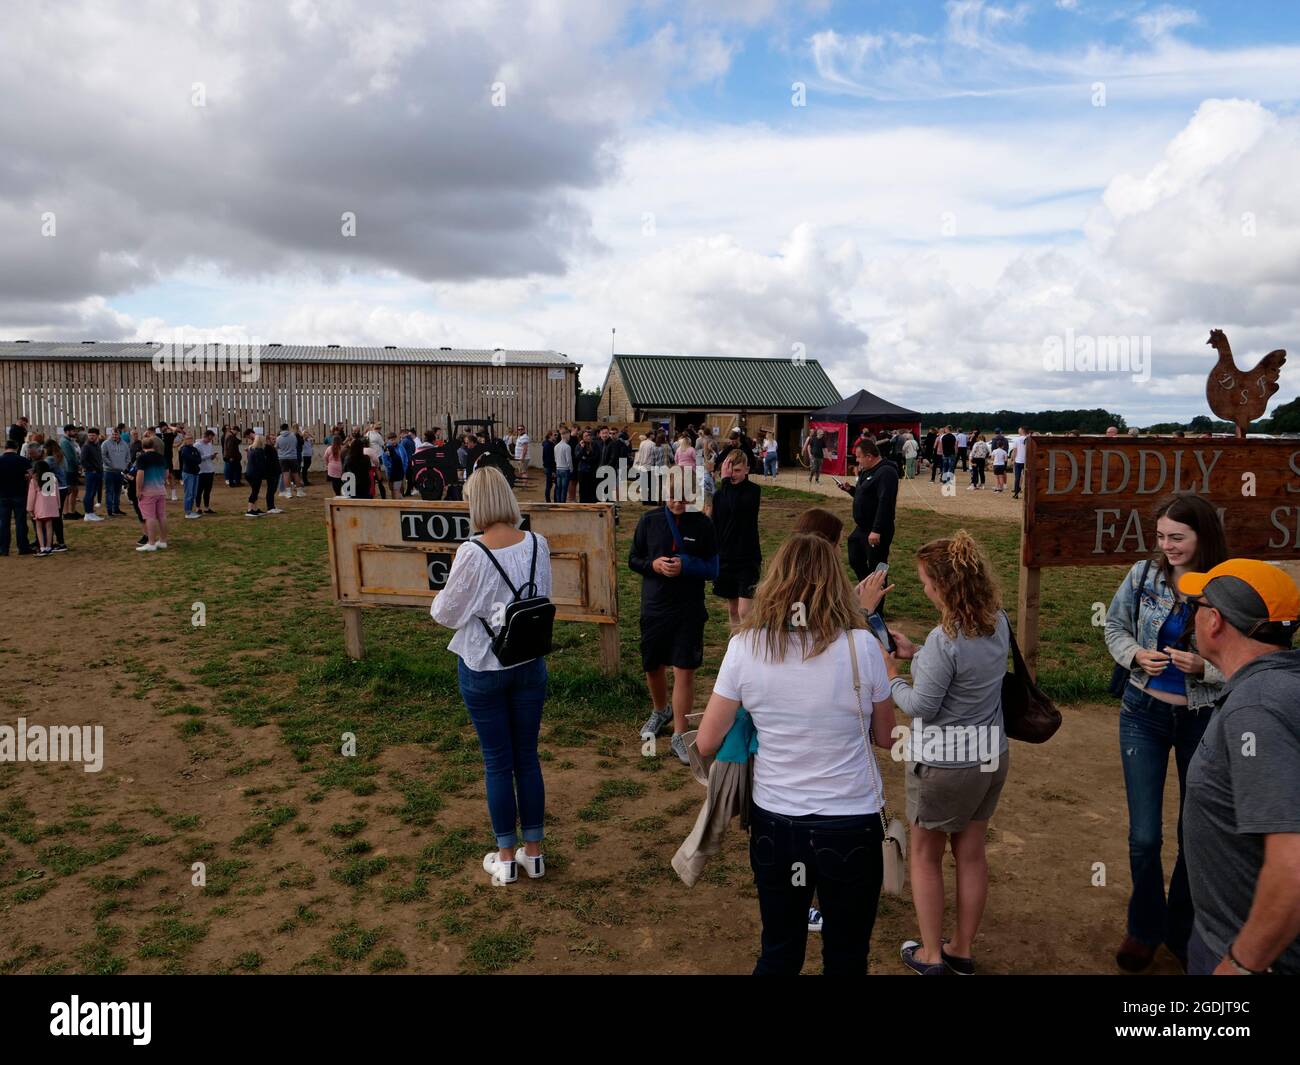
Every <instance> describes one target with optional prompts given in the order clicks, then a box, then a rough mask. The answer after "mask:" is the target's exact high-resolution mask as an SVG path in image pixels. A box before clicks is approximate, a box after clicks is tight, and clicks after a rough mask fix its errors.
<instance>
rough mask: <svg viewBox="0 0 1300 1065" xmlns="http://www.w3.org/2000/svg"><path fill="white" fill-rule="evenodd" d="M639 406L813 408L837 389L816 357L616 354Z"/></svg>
mask: <svg viewBox="0 0 1300 1065" xmlns="http://www.w3.org/2000/svg"><path fill="white" fill-rule="evenodd" d="M614 364H615V365H616V366H617V367H618V371H619V373H620V374H621V375H622V377H623V384H624V386H625V387H626V388H627V394H628V398H629V399H630V400H631V403H632V406H633V407H637V408H640V409H641V410H699V411H715V410H716V411H728V410H753V411H761V410H782V409H786V410H799V411H807V410H818V409H820V408H821V407H826V406H829V405H830V404H832V403H838V402H839V401H840V394H839V391H838V390H837V389H836V387H835V386H834V385H833V384H831V379H830V378H829V377H827V376H826V371H825V370H823V369H822V366H821V363H819V362H818V361H817V360H816V359H807V360H805V361H803V362H795V361H794V360H793V359H756V358H746V357H740V356H723V355H615V356H614Z"/></svg>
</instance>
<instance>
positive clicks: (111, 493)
mask: <svg viewBox="0 0 1300 1065" xmlns="http://www.w3.org/2000/svg"><path fill="white" fill-rule="evenodd" d="M104 511H105V512H106V513H108V514H121V513H122V471H121V470H105V471H104Z"/></svg>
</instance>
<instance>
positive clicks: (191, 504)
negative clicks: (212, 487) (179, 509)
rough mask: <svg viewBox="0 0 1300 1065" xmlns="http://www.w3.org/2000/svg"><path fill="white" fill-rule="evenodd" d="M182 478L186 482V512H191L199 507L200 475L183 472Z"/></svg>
mask: <svg viewBox="0 0 1300 1065" xmlns="http://www.w3.org/2000/svg"><path fill="white" fill-rule="evenodd" d="M181 480H183V481H184V482H185V513H186V514H190V513H192V512H194V511H196V510H198V509H199V475H198V474H197V473H182V474H181Z"/></svg>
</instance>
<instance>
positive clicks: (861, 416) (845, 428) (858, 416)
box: [808, 388, 921, 473]
mask: <svg viewBox="0 0 1300 1065" xmlns="http://www.w3.org/2000/svg"><path fill="white" fill-rule="evenodd" d="M808 428H809V429H811V430H817V429H824V430H825V431H826V435H827V436H828V437H831V438H832V440H833V441H834V445H833V453H834V455H835V457H834V459H830V458H829V457H828V460H827V461H826V462H825V463H824V464H823V466H822V469H823V470H824V471H825V472H826V473H844V472H845V471H846V470H847V464H848V449H849V445H850V443H851V442H852V441H853V440H856V439H857V438H858V435H859V434H860V433H861V432H862V431H863V430H864V429H865V430H867V431H868V432H870V433H871V435H872V436H875V435H876V434H878V433H880V432H881V431H882V430H887V429H908V430H910V431H911V432H912V434H913V436H914V437H915V438H916V440H917V442H918V443H919V442H920V440H921V415H920V414H918V413H917V412H916V411H914V410H908V409H907V408H906V407H900V406H899V405H898V404H897V403H890V402H889V400H887V399H881V398H880V397H879V396H876V395H873V394H872V393H870V392H868V391H867V390H866V389H865V388H860V389H858V391H857V392H855V393H853V395H851V396H848V397H847V398H845V399H842V400H840V401H839V402H838V403H832V404H831V405H830V406H829V407H823V408H822V409H821V410H819V411H814V412H813V413H812V414H811V415H810V416H809V418H808ZM832 467H834V468H832Z"/></svg>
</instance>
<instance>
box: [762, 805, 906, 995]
mask: <svg viewBox="0 0 1300 1065" xmlns="http://www.w3.org/2000/svg"><path fill="white" fill-rule="evenodd" d="M883 836H884V833H883V831H882V830H881V827H880V815H879V814H863V815H861V816H857V817H817V816H814V817H785V816H782V815H781V814H774V813H772V812H770V811H768V810H764V809H763V808H762V807H761V806H754V807H753V812H752V816H751V823H750V827H749V864H750V866H751V867H752V868H753V870H754V885H755V887H757V888H758V909H759V914H760V916H761V917H762V919H763V939H762V945H763V952H762V954H760V955H759V959H758V964H757V965H755V966H754V975H755V976H779V975H786V976H798V975H799V971H800V970H801V969H802V968H803V960H804V954H805V952H806V951H807V947H808V908H809V907H810V906H811V905H812V898H813V892H816V893H817V900H818V905H819V907H820V909H821V912H822V917H823V919H824V923H823V925H822V971H823V972H824V973H825V974H826V975H827V976H865V975H866V972H867V952H868V950H869V949H870V947H871V929H872V927H873V926H874V925H875V923H876V905H877V904H878V903H879V901H880V884H881V880H882V879H883V877H884V861H883V859H882V857H881V851H880V845H881V842H882V840H883Z"/></svg>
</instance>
